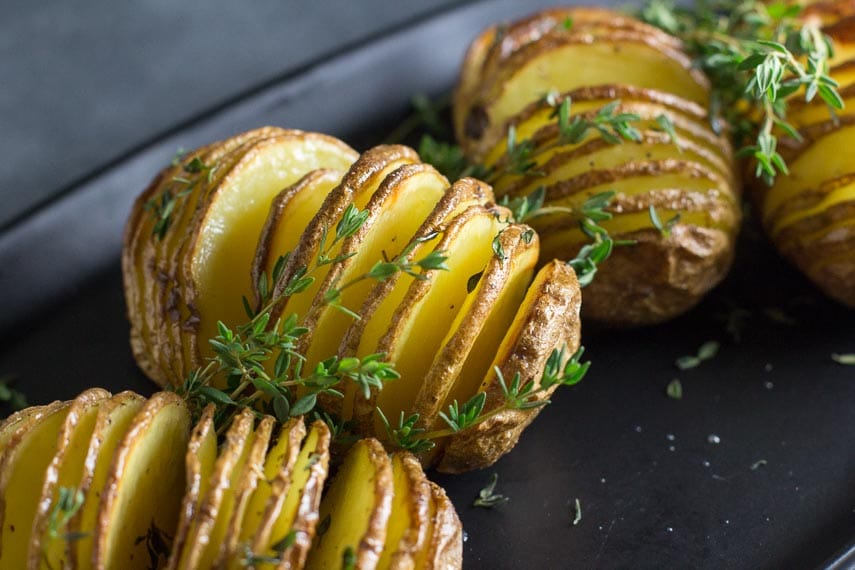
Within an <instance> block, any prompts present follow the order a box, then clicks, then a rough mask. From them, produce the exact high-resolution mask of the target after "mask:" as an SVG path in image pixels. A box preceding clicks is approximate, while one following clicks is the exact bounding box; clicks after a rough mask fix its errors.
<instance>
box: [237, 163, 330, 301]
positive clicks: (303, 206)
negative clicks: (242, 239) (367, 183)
mask: <svg viewBox="0 0 855 570" xmlns="http://www.w3.org/2000/svg"><path fill="white" fill-rule="evenodd" d="M342 176H344V173H343V172H341V171H340V170H328V169H327V170H323V169H322V170H313V171H312V172H310V173H308V174H306V175H305V176H304V177H303V178H301V179H300V180H299V181H298V182H297V183H296V184H294V185H292V186H290V187H288V188H286V189H285V190H283V191H282V192H280V193H279V194H278V195H277V196H276V198H274V199H273V204H272V205H271V206H270V212H269V213H268V214H267V221H266V222H265V223H264V228H262V230H261V236H260V237H259V239H258V247H257V248H256V254H255V259H254V260H253V264H252V282H253V284H254V285H253V287H254V289H255V294H256V296H258V283H259V280H260V279H261V276H262V274H264V276H265V278H266V280H267V281H268V282H269V281H270V279H271V278H272V276H273V270H274V268H275V266H276V263H277V261H278V260H279V256H281V255H285V254H288V253H290V252H293V251H294V250H296V249H297V246H298V245H299V244H300V238H301V237H302V236H303V232H304V231H305V229H306V227H308V225H309V223H310V222H311V221H312V219H313V218H314V217H315V215H317V213H318V211H320V209H321V206H322V204H323V202H324V200H325V199H326V197H327V196H328V195H329V194H330V192H332V191H333V190H334V189H335V187H336V186H338V185H339V183H341V179H342Z"/></svg>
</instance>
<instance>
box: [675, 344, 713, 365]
mask: <svg viewBox="0 0 855 570" xmlns="http://www.w3.org/2000/svg"><path fill="white" fill-rule="evenodd" d="M719 347H720V344H719V343H718V342H717V341H714V340H710V341H707V342H705V343H704V344H702V345H701V347H700V348H699V349H698V353H697V354H696V355H686V356H681V357H680V358H678V359H677V360H675V361H674V365H675V366H676V367H677V368H679V369H680V370H689V369H690V368H697V367H698V366H700V364H701V362H703V361H705V360H710V359H712V358H714V357H715V355H716V354H718V349H719Z"/></svg>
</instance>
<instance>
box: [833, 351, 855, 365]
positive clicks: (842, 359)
mask: <svg viewBox="0 0 855 570" xmlns="http://www.w3.org/2000/svg"><path fill="white" fill-rule="evenodd" d="M831 360H833V361H834V362H836V363H837V364H844V365H846V366H855V352H850V353H848V354H838V353H836V352H835V353H833V354H832V355H831Z"/></svg>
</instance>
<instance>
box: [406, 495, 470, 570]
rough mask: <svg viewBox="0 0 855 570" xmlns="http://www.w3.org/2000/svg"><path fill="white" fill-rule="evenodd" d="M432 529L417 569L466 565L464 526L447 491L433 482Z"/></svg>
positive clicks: (419, 557) (419, 555) (431, 569)
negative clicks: (464, 556) (446, 493)
mask: <svg viewBox="0 0 855 570" xmlns="http://www.w3.org/2000/svg"><path fill="white" fill-rule="evenodd" d="M429 485H430V491H431V504H430V528H429V532H428V536H427V543H426V547H425V548H423V549H422V550H421V552H419V554H418V556H416V561H415V562H416V564H415V568H416V570H442V569H446V568H462V567H463V526H462V525H461V524H460V519H459V518H458V517H457V511H455V510H454V505H452V504H451V501H449V500H448V497H447V496H446V495H445V491H444V490H443V489H442V487H440V486H439V485H437V484H436V483H432V482H429Z"/></svg>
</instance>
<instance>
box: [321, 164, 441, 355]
mask: <svg viewBox="0 0 855 570" xmlns="http://www.w3.org/2000/svg"><path fill="white" fill-rule="evenodd" d="M447 187H448V181H447V180H446V179H445V177H444V176H442V175H440V174H439V173H438V172H436V171H433V170H432V169H431V170H425V171H423V172H422V173H420V174H416V175H414V176H411V177H409V178H407V179H405V180H404V181H403V182H402V183H400V184H398V185H397V186H396V187H395V189H394V190H393V192H392V194H391V195H390V196H388V197H387V199H386V200H385V201H383V202H382V203H376V204H372V206H371V207H373V208H377V209H379V212H378V214H377V217H376V219H375V220H374V221H373V223H372V224H371V227H370V228H368V231H367V232H366V234H365V236H364V238H363V239H362V241H360V243H359V244H358V246H357V249H356V255H354V256H353V257H352V258H351V259H350V263H349V265H348V267H347V269H345V271H343V272H342V274H341V278H340V281H339V283H340V284H344V283H349V282H350V281H351V280H353V279H354V278H356V277H358V276H360V275H363V274H365V273H367V272H368V271H370V270H371V267H372V266H373V265H374V264H375V263H377V262H379V261H382V260H383V259H384V255H385V256H386V257H387V258H390V259H393V258H394V257H395V256H397V255H398V253H400V251H401V250H402V249H403V248H404V247H405V246H406V245H407V244H408V243H409V242H410V240H411V239H412V238H413V236H414V235H415V233H416V231H417V230H418V229H419V227H420V226H421V223H422V221H423V220H424V219H425V218H426V217H427V216H428V215H429V214H430V212H431V211H432V210H433V208H434V206H435V205H436V203H437V201H439V199H440V198H441V197H442V195H443V193H444V192H445V190H446V188H447ZM374 284H375V282H374V280H372V279H365V280H363V281H361V282H359V283H356V284H355V285H353V286H352V287H349V288H347V289H345V290H343V291H342V293H341V299H340V302H341V304H342V305H343V306H345V307H347V308H349V309H351V310H358V309H359V308H360V307H362V305H363V303H364V302H365V300H366V298H367V297H368V294H369V293H370V292H371V290H372V289H373V286H374ZM351 319H352V317H351V316H349V315H345V314H344V313H342V312H341V311H339V310H337V309H333V308H330V307H327V308H325V309H324V310H323V313H322V314H321V317H320V318H319V319H318V320H317V322H316V323H315V330H314V331H313V333H312V341H311V344H310V345H309V348H308V350H307V351H306V363H307V365H308V369H313V368H314V367H315V365H316V364H317V363H318V362H320V361H321V360H323V359H325V358H329V356H330V355H332V354H336V353H337V352H338V347H339V344H340V343H341V340H342V338H343V336H344V333H345V331H346V330H347V327H348V326H349V325H350V323H351Z"/></svg>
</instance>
